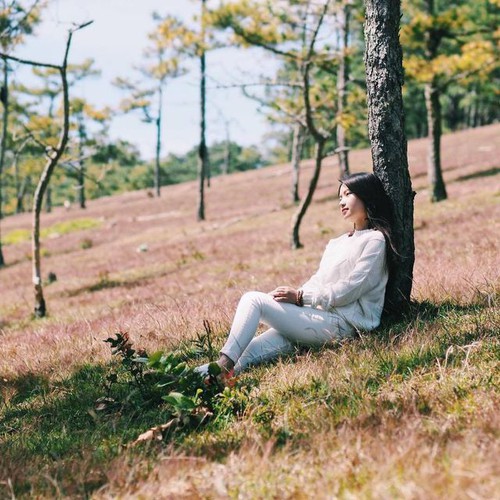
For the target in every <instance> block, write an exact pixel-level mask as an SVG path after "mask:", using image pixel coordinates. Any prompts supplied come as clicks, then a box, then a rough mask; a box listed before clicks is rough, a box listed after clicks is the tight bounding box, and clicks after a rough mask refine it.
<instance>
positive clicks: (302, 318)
mask: <svg viewBox="0 0 500 500" xmlns="http://www.w3.org/2000/svg"><path fill="white" fill-rule="evenodd" d="M260 322H263V323H265V324H266V325H268V326H270V327H271V328H269V330H267V331H265V332H264V333H262V334H261V335H258V336H255V334H256V332H257V328H258V327H259V323H260ZM353 331H354V329H353V328H352V326H350V325H349V324H348V323H347V322H346V321H345V319H344V318H342V317H341V316H339V315H337V314H335V313H330V312H326V311H322V310H319V309H312V308H311V307H298V306H296V305H294V304H287V303H283V302H276V301H275V300H274V299H273V297H271V295H269V294H267V293H262V292H247V293H245V294H244V295H243V297H242V298H241V300H240V302H239V304H238V308H237V309H236V314H235V316H234V320H233V324H232V326H231V331H230V333H229V337H228V339H227V341H226V343H225V345H224V347H223V348H222V349H221V353H222V354H225V355H226V356H228V357H229V358H230V359H231V360H232V361H234V363H235V372H236V373H239V372H240V371H242V370H244V369H245V368H246V367H247V366H248V365H251V364H257V363H261V362H263V361H268V360H270V359H273V358H275V357H276V356H278V355H280V354H287V353H290V352H292V351H293V348H294V346H295V345H297V344H298V345H307V346H322V345H324V344H326V343H328V342H331V341H333V340H336V339H340V338H344V337H348V336H350V335H352V333H353Z"/></svg>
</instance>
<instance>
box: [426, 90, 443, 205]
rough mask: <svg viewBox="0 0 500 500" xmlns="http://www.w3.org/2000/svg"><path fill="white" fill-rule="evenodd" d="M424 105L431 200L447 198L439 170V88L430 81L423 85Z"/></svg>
mask: <svg viewBox="0 0 500 500" xmlns="http://www.w3.org/2000/svg"><path fill="white" fill-rule="evenodd" d="M425 106H426V109H427V124H428V137H429V142H428V151H427V175H428V182H429V187H430V198H431V201H432V202H436V201H441V200H445V199H446V198H447V194H446V187H445V185H444V180H443V173H442V170H441V103H440V102H439V90H438V89H437V87H436V86H435V85H434V84H432V83H430V84H426V85H425Z"/></svg>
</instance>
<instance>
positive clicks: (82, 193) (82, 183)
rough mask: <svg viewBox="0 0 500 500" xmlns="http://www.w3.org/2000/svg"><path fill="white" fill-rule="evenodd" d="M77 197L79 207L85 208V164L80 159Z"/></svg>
mask: <svg viewBox="0 0 500 500" xmlns="http://www.w3.org/2000/svg"><path fill="white" fill-rule="evenodd" d="M78 198H79V202H80V208H81V209H85V208H87V205H86V199H85V164H84V163H83V161H82V160H80V166H79V168H78Z"/></svg>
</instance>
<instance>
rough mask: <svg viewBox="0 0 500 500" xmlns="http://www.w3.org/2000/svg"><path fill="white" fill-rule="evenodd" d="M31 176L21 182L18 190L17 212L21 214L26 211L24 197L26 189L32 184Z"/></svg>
mask: <svg viewBox="0 0 500 500" xmlns="http://www.w3.org/2000/svg"><path fill="white" fill-rule="evenodd" d="M30 180H31V179H30V177H29V176H27V177H25V178H24V179H23V181H22V182H21V185H20V186H19V189H18V190H17V194H16V198H17V203H16V214H21V213H23V212H24V197H25V195H26V191H27V189H28V185H29V184H30Z"/></svg>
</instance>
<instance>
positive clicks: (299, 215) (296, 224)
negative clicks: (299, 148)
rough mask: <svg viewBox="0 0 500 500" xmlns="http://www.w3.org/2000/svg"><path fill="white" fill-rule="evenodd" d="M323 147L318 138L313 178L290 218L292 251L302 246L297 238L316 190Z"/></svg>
mask: <svg viewBox="0 0 500 500" xmlns="http://www.w3.org/2000/svg"><path fill="white" fill-rule="evenodd" d="M324 147H325V140H324V139H319V138H318V139H317V140H316V155H315V156H316V161H315V166H314V172H313V176H312V178H311V181H310V183H309V189H308V191H307V195H306V196H305V198H304V199H303V200H302V203H301V204H300V206H299V208H298V209H297V211H296V212H295V215H294V216H293V218H292V241H291V246H292V249H294V250H296V249H297V248H301V247H302V246H303V245H302V243H301V242H300V237H299V229H300V224H301V222H302V219H303V217H304V215H305V214H306V212H307V209H308V208H309V205H310V204H311V201H312V199H313V195H314V191H315V190H316V186H317V185H318V180H319V175H320V173H321V163H322V161H323V150H324Z"/></svg>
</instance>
